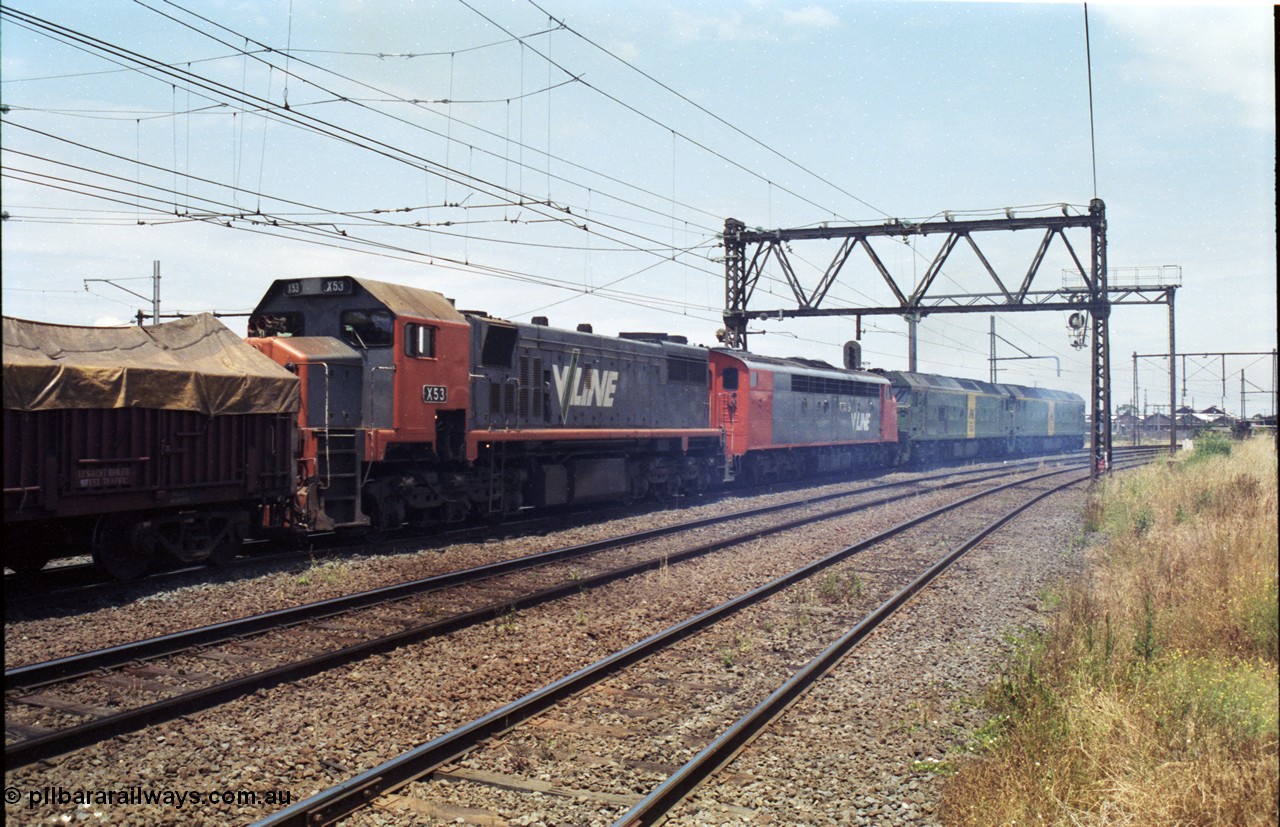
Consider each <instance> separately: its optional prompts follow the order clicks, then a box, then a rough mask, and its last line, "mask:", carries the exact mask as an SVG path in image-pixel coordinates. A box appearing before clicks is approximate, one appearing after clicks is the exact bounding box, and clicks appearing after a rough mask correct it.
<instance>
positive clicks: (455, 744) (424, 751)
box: [252, 468, 1088, 827]
mask: <svg viewBox="0 0 1280 827" xmlns="http://www.w3.org/2000/svg"><path fill="white" fill-rule="evenodd" d="M1074 470H1075V469H1072V468H1066V469H1059V470H1054V471H1048V472H1045V473H1042V474H1038V475H1035V476H1033V477H1029V478H1026V479H1022V480H1017V481H1015V482H1010V483H1006V484H1004V485H999V486H995V487H993V488H990V489H987V490H985V491H979V492H977V493H974V494H971V495H969V496H966V497H962V498H961V499H959V500H956V501H955V502H952V503H948V504H946V505H944V506H941V507H939V508H935V509H932V510H930V511H928V512H926V513H924V514H920V515H917V516H915V517H912V518H910V519H908V520H905V521H903V522H901V523H899V524H898V525H896V526H893V527H892V528H889V529H886V530H885V531H882V532H879V533H878V534H875V535H874V536H872V537H869V538H866V539H864V540H861V541H859V542H858V543H855V544H853V545H851V546H847V547H845V548H843V549H840V550H838V551H835V552H832V553H831V554H829V555H827V556H825V557H823V558H821V559H819V560H816V561H814V562H812V563H808V564H806V565H804V566H802V567H800V568H798V569H795V570H794V571H792V572H790V573H788V574H785V575H783V576H781V577H778V578H776V579H774V580H772V581H770V582H768V583H765V584H763V585H761V586H757V587H756V588H754V589H752V590H750V591H748V592H745V593H744V594H742V595H739V596H738V597H736V598H734V599H732V600H729V601H727V602H725V603H722V604H721V605H719V606H716V607H714V608H711V609H708V610H706V611H704V612H702V613H701V614H698V615H696V616H694V617H692V618H689V619H687V620H685V621H683V622H681V623H678V624H676V625H674V626H671V627H669V628H667V629H665V630H663V631H661V632H658V633H655V634H653V635H650V636H649V637H647V638H645V639H644V640H642V641H639V642H638V643H635V644H633V645H631V646H629V647H627V648H625V649H622V650H620V651H618V652H615V653H614V654H612V655H610V656H608V657H606V658H603V659H602V660H599V661H597V662H595V663H593V664H591V665H589V666H586V667H583V668H582V669H579V670H578V671H576V672H574V673H572V674H570V675H566V676H565V677H563V678H560V679H559V680H557V681H555V682H553V683H551V684H548V685H547V686H545V687H542V688H541V689H537V690H535V691H533V692H530V693H528V694H527V695H525V696H523V697H521V698H519V699H518V700H516V701H513V702H512V703H510V704H507V705H506V706H503V707H501V708H499V709H496V710H494V711H493V712H490V713H488V714H487V715H484V716H482V717H480V718H477V719H476V720H474V721H472V722H470V723H468V724H464V725H463V726H461V727H459V728H457V729H455V730H453V731H452V732H449V733H447V734H445V735H441V736H440V737H438V738H435V739H433V740H431V741H428V742H427V743H425V744H422V745H420V746H418V747H416V748H414V749H412V750H410V751H408V752H406V753H404V754H402V755H400V756H397V757H396V758H393V759H391V760H389V761H386V762H384V763H382V764H380V765H378V766H376V767H374V768H372V769H370V770H367V771H365V772H362V773H360V774H358V775H356V776H354V777H352V778H350V779H348V780H347V781H344V782H342V783H339V784H337V785H335V786H333V787H331V788H329V789H328V790H324V791H321V792H320V793H317V794H316V795H314V796H312V797H310V798H307V799H305V800H303V801H300V802H298V803H297V804H295V805H293V806H291V807H288V808H286V809H284V810H281V811H279V812H277V813H274V814H272V815H270V816H267V817H266V818H263V819H260V820H259V821H257V822H254V824H253V825H252V827H285V825H289V826H290V827H314V825H322V824H331V823H333V822H335V821H337V820H338V819H340V818H342V817H344V816H346V815H349V814H351V813H353V812H355V811H356V810H358V809H360V808H362V807H364V806H365V805H366V804H368V803H369V802H370V801H372V800H373V799H374V798H375V797H377V796H379V795H383V794H386V793H388V792H391V791H393V790H396V789H398V788H400V787H403V786H404V785H406V784H409V783H412V782H413V781H416V780H417V779H419V778H421V777H422V776H424V775H427V774H428V773H431V772H433V771H434V770H436V769H439V768H440V767H441V766H443V765H444V764H446V763H448V762H450V761H452V760H455V759H456V758H458V757H459V756H461V755H463V754H464V753H466V752H468V751H469V750H471V749H473V748H475V747H476V746H477V745H479V744H480V743H481V742H482V741H484V740H486V739H488V738H491V737H494V736H496V735H498V734H500V733H502V732H504V731H506V730H508V729H511V728H512V727H514V726H517V725H519V724H520V723H523V722H524V721H527V720H528V719H530V718H532V717H534V716H536V715H538V714H540V713H541V712H543V711H545V710H547V709H549V708H551V707H552V706H554V705H555V704H557V703H559V702H561V701H562V700H564V699H566V698H568V697H570V696H572V695H575V694H577V693H579V692H582V691H583V690H585V689H588V688H589V687H591V686H593V685H595V684H597V683H600V682H601V681H603V680H605V679H607V678H609V677H611V676H613V675H615V674H617V673H618V672H619V671H621V670H622V669H625V668H626V667H628V666H631V665H632V664H634V663H637V662H639V661H641V660H644V659H645V658H648V657H650V656H651V655H653V654H655V653H657V652H659V651H661V650H663V649H665V648H667V647H669V646H671V645H673V644H675V643H678V642H680V641H682V640H684V639H686V638H688V637H690V636H692V635H694V634H696V633H697V632H700V631H702V630H703V629H705V628H707V627H709V626H712V625H714V624H715V623H718V622H719V621H721V620H723V619H725V618H727V617H729V616H730V615H733V614H735V613H737V612H739V611H741V610H742V609H745V608H747V607H749V606H752V605H755V604H756V603H759V602H761V601H762V600H764V599H766V598H768V597H771V596H772V595H774V594H776V593H777V592H779V591H781V590H783V589H785V588H787V587H788V586H791V585H793V584H795V583H797V582H799V581H801V580H804V579H806V578H808V577H811V576H812V575H814V574H816V573H817V572H819V571H821V570H822V569H825V568H827V567H829V566H832V565H834V564H836V563H838V562H841V561H843V560H845V559H846V558H848V557H851V556H853V555H854V554H857V553H858V552H860V551H863V550H865V549H867V548H870V547H872V546H874V545H877V544H879V543H881V542H884V541H885V540H887V539H889V538H891V537H894V536H896V535H898V534H901V533H902V532H904V531H907V530H909V529H911V528H915V527H916V526H918V525H921V524H923V523H926V522H928V521H930V520H933V519H936V518H938V517H940V516H942V515H944V514H947V513H949V512H951V511H954V510H955V509H957V508H961V507H963V506H965V505H968V504H970V503H972V502H975V501H977V500H980V499H982V498H985V497H989V496H992V495H994V494H997V493H1000V492H1002V491H1006V490H1009V489H1011V488H1015V487H1018V486H1023V485H1027V484H1028V483H1032V482H1036V481H1039V480H1043V479H1048V478H1051V477H1055V476H1059V475H1062V474H1067V473H1072V472H1073V471H1074ZM1086 479H1088V477H1084V478H1082V479H1081V480H1073V484H1075V483H1078V482H1080V481H1082V480H1086Z"/></svg>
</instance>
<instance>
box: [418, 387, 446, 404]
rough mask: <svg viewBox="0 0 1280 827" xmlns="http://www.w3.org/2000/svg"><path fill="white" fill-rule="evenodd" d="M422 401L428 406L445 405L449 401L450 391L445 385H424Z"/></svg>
mask: <svg viewBox="0 0 1280 827" xmlns="http://www.w3.org/2000/svg"><path fill="white" fill-rule="evenodd" d="M422 401H423V402H425V403H427V404H428V405H443V404H444V403H446V402H448V401H449V389H448V388H446V387H445V386H444V385H423V386H422Z"/></svg>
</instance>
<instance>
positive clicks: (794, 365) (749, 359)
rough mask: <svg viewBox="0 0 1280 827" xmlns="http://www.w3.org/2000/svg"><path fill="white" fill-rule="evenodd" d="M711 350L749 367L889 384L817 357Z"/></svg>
mask: <svg viewBox="0 0 1280 827" xmlns="http://www.w3.org/2000/svg"><path fill="white" fill-rule="evenodd" d="M712 352H713V353H720V354H723V355H725V356H731V357H733V358H735V359H738V360H739V361H741V362H742V363H743V364H745V365H746V366H747V367H749V368H762V369H765V370H772V371H780V370H785V371H787V372H788V373H792V374H796V375H798V376H826V377H830V378H833V379H856V380H857V381H859V382H867V383H869V384H872V385H887V384H889V381H888V380H887V379H885V378H884V377H883V376H880V375H879V374H876V373H870V372H868V371H861V370H847V369H845V368H838V367H836V366H835V365H829V364H827V363H826V362H821V361H818V360H817V359H799V358H783V357H779V356H761V355H759V354H757V353H746V352H745V351H740V350H730V349H728V348H715V349H714V350H713V351H712Z"/></svg>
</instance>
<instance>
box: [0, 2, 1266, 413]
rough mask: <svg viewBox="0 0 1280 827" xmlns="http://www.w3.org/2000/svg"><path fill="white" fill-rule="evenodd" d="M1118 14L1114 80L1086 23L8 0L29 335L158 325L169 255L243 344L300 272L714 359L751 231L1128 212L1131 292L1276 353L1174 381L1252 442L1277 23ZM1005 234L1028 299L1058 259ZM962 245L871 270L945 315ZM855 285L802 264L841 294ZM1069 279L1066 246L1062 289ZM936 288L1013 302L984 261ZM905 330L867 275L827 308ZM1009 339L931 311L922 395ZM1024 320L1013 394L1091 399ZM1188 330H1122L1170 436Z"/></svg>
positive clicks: (17, 278) (869, 353)
mask: <svg viewBox="0 0 1280 827" xmlns="http://www.w3.org/2000/svg"><path fill="white" fill-rule="evenodd" d="M1087 19H1088V47H1089V48H1088V49H1086V30H1085V23H1086V15H1085V10H1084V8H1083V7H1082V5H1080V4H1078V3H1034V4H1015V3H958V2H955V3H953V2H947V3H927V2H810V0H797V1H796V2H788V0H774V1H769V2H766V1H765V0H747V1H746V2H741V1H740V2H733V3H729V2H700V3H687V2H665V0H643V2H640V0H636V1H635V2H631V1H630V0H619V1H617V2H601V1H600V0H594V1H589V0H534V1H533V2H531V1H530V0H501V2H499V0H448V1H446V0H431V2H410V1H409V0H396V2H385V1H384V0H370V1H369V2H354V0H252V2H249V1H248V0H245V1H244V2H241V0H206V1H205V2H196V0H182V2H168V1H167V0H135V2H132V3H125V2H117V3H99V2H79V0H65V1H64V2H60V3H56V4H50V3H34V2H29V1H27V0H17V2H12V3H10V2H6V3H5V5H4V14H3V17H2V18H0V101H2V102H3V105H4V112H3V120H2V131H0V155H2V156H3V166H4V173H3V178H2V179H0V201H2V202H3V211H4V222H3V234H2V235H0V253H2V254H3V259H2V262H3V282H2V283H3V301H4V312H5V314H6V315H10V316H18V317H22V318H28V319H35V320H39V321H46V322H56V323H64V324H79V325H104V324H120V323H127V322H129V321H130V320H131V319H132V318H133V317H134V314H135V313H136V312H137V311H138V310H139V309H143V310H145V311H146V312H150V309H151V296H152V282H151V275H152V272H153V262H156V261H158V262H160V274H161V281H160V284H161V313H162V314H170V313H194V312H200V311H207V310H211V311H217V312H222V313H237V312H239V313H243V312H247V311H248V310H251V309H252V308H253V306H254V305H255V304H256V302H257V301H258V299H259V298H260V297H261V296H262V294H263V293H264V292H265V290H266V288H267V287H268V285H269V284H270V283H271V282H272V280H274V279H278V278H296V277H309V276H326V275H339V274H350V275H355V276H362V277H365V278H371V279H378V280H382V281H391V282H398V283H403V284H410V285H415V286H419V287H424V288H429V289H433V290H437V291H439V292H441V293H444V294H445V295H447V296H449V297H451V298H453V299H455V300H456V302H457V305H458V306H459V307H460V308H464V309H475V310H484V311H487V312H488V313H490V314H492V315H494V316H499V317H504V318H510V319H514V320H518V321H528V320H529V319H530V317H532V316H535V315H541V316H547V317H549V319H550V322H551V324H552V325H553V326H558V327H568V328H573V327H574V326H576V325H577V324H579V323H583V322H588V323H591V324H592V325H593V326H594V329H595V331H596V332H598V333H607V334H613V333H617V332H619V331H631V330H645V331H664V332H669V333H673V334H680V335H684V336H687V337H688V338H689V340H690V342H692V343H695V344H705V345H708V346H714V345H715V344H716V331H717V329H718V328H720V327H722V326H723V321H722V318H721V315H722V312H723V307H724V295H725V285H724V264H723V248H722V247H721V245H720V239H719V237H718V234H719V233H720V232H722V231H723V228H724V221H725V219H726V218H730V217H732V218H737V219H739V220H741V221H743V222H745V223H746V225H747V226H748V227H752V228H755V227H760V228H791V227H805V226H813V225H815V224H818V223H821V222H828V223H829V224H832V225H843V224H866V223H872V224H879V223H882V222H884V221H886V220H890V219H898V220H907V221H925V220H940V218H941V217H942V216H943V215H944V214H945V213H947V212H950V213H952V214H953V215H955V216H957V217H964V218H968V217H983V216H1003V215H1005V214H1006V213H1005V211H1006V210H1011V211H1012V214H1014V215H1019V216H1037V215H1055V214H1059V211H1060V210H1062V209H1063V208H1064V207H1063V206H1062V205H1066V207H1065V208H1066V209H1067V210H1069V211H1072V212H1073V213H1079V212H1084V211H1086V210H1087V209H1088V204H1089V203H1090V200H1091V199H1093V198H1095V197H1096V198H1099V199H1101V200H1102V201H1104V202H1105V204H1106V215H1107V242H1108V249H1107V256H1108V263H1109V266H1110V267H1111V268H1114V273H1113V275H1112V281H1113V282H1115V281H1117V280H1124V279H1127V278H1133V277H1135V276H1137V275H1142V276H1143V277H1147V276H1150V275H1152V274H1155V273H1160V274H1162V276H1163V277H1165V278H1171V277H1173V276H1175V275H1177V276H1178V277H1179V278H1180V279H1181V282H1180V283H1181V287H1180V288H1179V289H1178V290H1177V293H1176V301H1175V306H1176V337H1177V340H1176V349H1177V352H1179V353H1182V354H1196V353H1218V352H1264V353H1266V354H1268V355H1265V356H1227V357H1216V358H1215V357H1197V356H1190V357H1186V358H1185V359H1180V360H1179V365H1178V367H1179V371H1180V372H1183V367H1184V365H1185V368H1186V370H1185V372H1184V375H1185V384H1186V388H1185V395H1184V393H1183V388H1182V385H1183V380H1182V379H1180V381H1179V388H1178V393H1179V403H1180V404H1181V403H1183V402H1185V403H1187V404H1194V405H1195V407H1197V408H1204V407H1206V406H1208V405H1223V406H1225V407H1226V408H1227V409H1228V410H1231V411H1233V412H1238V411H1239V408H1240V402H1241V393H1240V391H1241V386H1242V379H1243V384H1244V388H1245V390H1246V395H1245V406H1246V413H1248V414H1254V413H1258V412H1260V411H1270V410H1271V409H1272V405H1273V404H1274V403H1273V401H1272V400H1273V397H1272V395H1271V391H1272V390H1273V388H1274V378H1273V372H1272V371H1273V363H1272V359H1271V356H1270V355H1269V354H1270V352H1271V351H1272V350H1273V349H1274V348H1275V347H1276V338H1277V336H1276V328H1277V326H1276V234H1275V233H1276V227H1275V216H1276V201H1275V198H1276V173H1275V146H1276V134H1275V128H1276V113H1275V85H1274V84H1275V68H1274V44H1273V31H1274V28H1273V27H1274V22H1273V8H1272V6H1270V5H1268V4H1262V3H1252V4H1242V5H1234V6H1233V5H1221V4H1215V5H1213V6H1195V5H1181V4H1160V5H1147V4H1118V3H1110V2H1103V3H1094V4H1091V5H1089V7H1088V17H1087ZM1090 76H1091V77H1092V95H1091V94H1090V92H1091V87H1090ZM1091 97H1092V111H1091V106H1090V98H1091ZM1091 115H1092V117H1091ZM1091 122H1092V129H1091ZM1095 182H1096V183H1095ZM1075 232H1076V234H1075V235H1072V234H1071V232H1070V231H1069V232H1068V240H1069V241H1070V243H1071V244H1072V245H1073V246H1074V247H1075V249H1076V250H1077V251H1078V252H1079V254H1080V255H1082V256H1086V258H1085V261H1086V262H1087V260H1088V259H1087V251H1088V234H1087V231H1075ZM976 240H977V241H978V242H979V244H980V246H981V247H982V249H983V252H984V254H986V255H987V256H988V258H989V260H990V261H991V263H992V266H993V267H994V268H995V269H996V270H997V272H998V273H999V274H1000V275H1001V277H1002V278H1003V279H1004V280H1005V281H1006V282H1013V283H1015V284H1016V283H1018V282H1020V281H1021V278H1022V276H1023V275H1024V274H1025V272H1026V270H1027V268H1028V267H1029V265H1030V262H1031V260H1032V257H1033V253H1034V251H1035V248H1036V246H1037V244H1038V243H1039V240H1040V233H1039V232H1035V233H1003V234H984V235H983V236H981V237H977V238H976ZM941 242H942V237H941V236H938V235H931V236H928V237H923V238H922V237H918V236H917V237H912V238H910V239H905V240H904V239H888V240H880V241H877V242H876V245H875V249H876V253H877V255H878V256H880V258H881V259H882V260H883V261H884V263H885V265H886V266H887V267H888V268H889V270H890V271H891V273H893V275H894V277H895V279H896V280H897V281H898V282H899V283H900V284H905V285H913V284H914V283H915V281H916V280H917V279H919V278H920V277H921V276H922V275H923V274H924V272H925V271H926V269H927V268H928V266H929V263H930V262H931V261H932V259H933V257H934V255H935V254H936V252H937V250H938V248H939V246H940V244H941ZM833 254H834V246H833V245H832V244H831V243H828V242H793V243H792V244H791V248H790V255H791V257H792V261H793V263H794V264H795V265H796V268H797V276H798V278H800V280H801V281H802V282H803V283H805V284H810V285H811V284H813V283H814V282H816V280H817V278H818V276H819V275H820V273H821V271H822V270H823V269H824V268H825V267H826V266H827V265H828V263H829V262H830V261H831V259H832V256H833ZM1069 266H1071V265H1070V259H1069V257H1068V254H1067V251H1066V250H1065V248H1064V247H1063V246H1062V245H1061V244H1057V243H1055V245H1053V246H1051V248H1050V251H1049V254H1048V255H1047V256H1046V259H1045V263H1044V264H1043V265H1042V267H1041V270H1040V273H1039V275H1038V276H1037V280H1036V282H1035V284H1034V285H1033V289H1056V288H1057V287H1058V286H1059V285H1060V284H1061V279H1062V270H1063V269H1064V268H1066V267H1069ZM1162 266H1164V267H1166V269H1164V270H1159V269H1155V268H1160V267H1162ZM781 279H782V275H781V273H780V271H777V270H776V269H775V270H771V271H766V273H765V275H764V277H762V279H761V281H760V284H759V286H758V288H757V291H756V293H755V295H754V296H753V297H752V300H751V303H750V305H749V307H750V308H751V309H761V308H768V309H777V308H784V307H794V306H795V301H794V299H793V298H790V294H789V291H788V289H787V288H786V286H785V283H784V282H783V281H782V280H781ZM937 285H938V289H937V290H935V291H934V292H935V293H936V292H949V293H968V292H989V291H990V290H991V281H990V279H989V277H988V276H986V275H985V271H984V270H982V269H981V265H980V264H979V262H978V261H977V259H976V257H974V256H973V255H972V254H971V253H969V252H968V251H967V250H966V249H964V245H963V244H962V245H960V246H959V247H957V251H956V252H955V253H953V255H952V256H951V257H950V258H949V259H948V260H947V264H946V267H945V268H944V269H943V271H942V274H941V276H940V277H939V281H938V283H937ZM134 294H139V295H134ZM892 303H893V302H892V296H891V294H890V293H889V292H888V289H887V287H886V286H885V285H884V283H883V281H882V280H881V279H880V277H879V276H878V275H877V274H876V273H875V271H874V270H873V269H871V266H870V264H869V260H868V259H867V258H866V257H865V256H862V257H857V256H855V257H854V258H851V259H850V264H849V265H847V266H846V268H845V269H844V270H842V272H841V275H840V278H839V280H838V282H837V284H836V286H835V287H834V288H833V289H832V291H831V294H830V296H829V297H828V299H827V300H826V302H825V303H824V306H827V307H831V306H839V307H859V306H860V307H869V306H878V305H886V304H892ZM224 321H225V322H226V323H227V324H228V326H230V327H231V328H232V329H233V330H236V331H237V332H241V333H243V332H244V322H245V320H244V319H243V318H239V317H234V316H229V317H227V318H225V319H224ZM991 325H992V321H991V317H990V316H989V315H988V314H985V313H982V314H966V315H942V314H935V315H931V316H926V317H925V318H924V320H923V321H922V322H921V323H920V326H919V341H918V358H919V369H920V370H922V371H926V372H932V373H940V374H947V375H954V376H964V377H970V378H975V379H987V378H988V376H989V370H990V362H989V356H990V342H991V337H990V330H991ZM994 325H995V330H996V333H997V335H998V338H997V339H996V352H997V356H999V357H1000V360H999V361H998V363H997V364H998V367H999V378H1000V380H1001V381H1007V382H1015V383H1020V384H1027V385H1039V386H1042V387H1057V388H1064V389H1067V390H1072V391H1075V392H1077V393H1080V394H1082V395H1087V393H1088V390H1089V376H1090V361H1089V360H1090V349H1089V348H1088V347H1087V341H1088V340H1087V339H1086V340H1085V342H1086V346H1085V347H1083V348H1081V349H1077V348H1075V347H1073V345H1072V340H1071V335H1070V331H1069V330H1068V328H1067V324H1066V314H1065V313H1061V312H1037V313H1016V314H1014V313H1003V314H999V315H997V316H996V317H995V321H994ZM750 330H751V333H752V335H751V336H750V337H749V344H750V347H751V349H752V350H753V351H756V352H760V353H765V354H769V355H774V356H790V355H796V356H804V357H808V358H814V359H824V360H826V361H829V362H832V363H834V364H839V363H840V360H841V345H842V344H843V343H844V342H845V341H848V340H849V339H852V338H854V336H855V333H856V331H857V328H856V326H855V323H854V321H853V320H852V319H851V318H844V317H841V318H833V319H823V320H800V319H784V320H770V321H767V322H758V323H753V325H752V326H751V328H750ZM906 331H907V325H906V323H905V322H904V321H903V320H901V319H900V318H898V317H895V316H878V317H866V318H864V320H863V325H862V345H863V352H864V358H865V359H866V361H867V362H868V363H869V364H870V365H871V366H874V367H882V368H887V369H905V368H906V366H907V350H908V346H907V337H906ZM1168 332H1169V319H1168V310H1167V308H1166V306H1165V305H1163V304H1160V305H1154V306H1123V307H1117V308H1115V309H1114V310H1113V313H1112V316H1111V340H1110V341H1111V353H1112V366H1111V368H1112V372H1111V378H1112V402H1113V405H1121V404H1128V403H1130V402H1132V401H1135V399H1134V393H1133V386H1134V364H1135V360H1134V358H1133V354H1140V355H1141V357H1140V358H1138V359H1137V360H1136V363H1137V366H1138V370H1137V379H1138V385H1139V392H1138V397H1137V399H1136V402H1137V404H1138V407H1139V408H1140V409H1141V408H1144V407H1145V408H1146V409H1147V410H1155V409H1156V408H1157V406H1160V405H1166V406H1167V403H1168V396H1169V393H1168V362H1167V359H1165V358H1163V357H1161V356H1158V355H1157V354H1166V353H1167V352H1168V350H1169V340H1168ZM1021 356H1034V357H1036V358H1033V359H1013V358H1009V357H1021Z"/></svg>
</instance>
